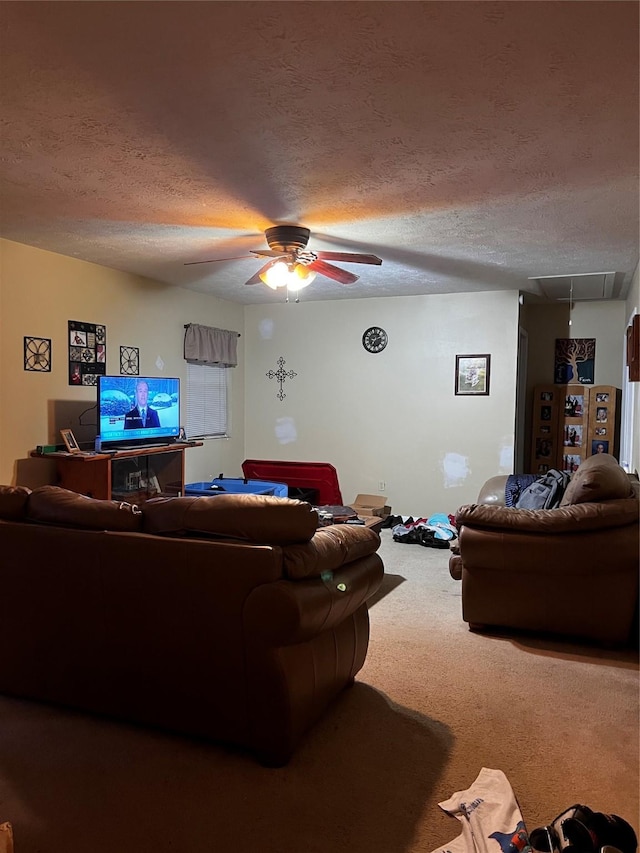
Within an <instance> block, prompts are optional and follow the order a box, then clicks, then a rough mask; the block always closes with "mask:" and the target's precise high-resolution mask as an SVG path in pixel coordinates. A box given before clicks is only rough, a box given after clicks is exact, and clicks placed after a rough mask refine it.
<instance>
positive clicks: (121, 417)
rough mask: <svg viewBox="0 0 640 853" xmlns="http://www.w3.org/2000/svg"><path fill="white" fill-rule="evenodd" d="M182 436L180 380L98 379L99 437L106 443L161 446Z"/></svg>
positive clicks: (157, 378)
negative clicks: (164, 442)
mask: <svg viewBox="0 0 640 853" xmlns="http://www.w3.org/2000/svg"><path fill="white" fill-rule="evenodd" d="M179 433H180V380H179V379H168V378H165V377H164V376H163V377H161V378H159V377H152V376H99V377H98V434H99V435H100V437H101V439H102V443H103V444H119V445H124V444H127V445H128V444H132V445H134V446H135V445H140V446H144V445H145V444H162V443H163V441H166V442H167V443H168V442H169V440H170V439H172V438H175V437H177V436H178V435H179Z"/></svg>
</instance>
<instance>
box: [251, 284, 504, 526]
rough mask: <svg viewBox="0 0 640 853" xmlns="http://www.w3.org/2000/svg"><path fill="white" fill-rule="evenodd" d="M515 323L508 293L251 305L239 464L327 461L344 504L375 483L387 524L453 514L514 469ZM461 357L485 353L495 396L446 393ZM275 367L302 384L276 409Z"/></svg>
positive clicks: (291, 387)
mask: <svg viewBox="0 0 640 853" xmlns="http://www.w3.org/2000/svg"><path fill="white" fill-rule="evenodd" d="M517 320H518V294H517V292H516V291H513V292H510V293H498V292H492V293H479V294H469V293H465V294H449V295H442V296H416V297H398V298H391V299H390V298H385V299H358V300H345V301H340V302H315V303H304V302H300V303H299V304H297V305H296V304H294V303H289V304H284V303H281V304H276V305H272V306H250V307H248V308H247V309H246V312H245V332H246V338H247V339H246V343H245V358H246V372H245V383H246V410H245V414H246V422H245V437H246V454H247V456H248V457H252V458H262V459H280V460H302V461H319V462H330V463H331V464H332V465H334V466H335V467H336V469H337V471H338V474H339V479H340V485H341V489H342V497H343V500H345V501H351V500H352V499H353V498H354V497H355V495H356V494H357V493H358V492H365V493H378V492H379V491H380V488H379V484H380V482H381V481H383V482H384V483H385V487H384V494H385V495H386V496H387V497H388V498H389V501H390V503H391V505H392V507H393V511H394V513H397V514H404V515H430V514H432V513H435V512H444V513H453V512H455V510H456V509H457V508H458V506H459V505H460V504H461V503H465V502H467V501H469V502H470V501H473V500H475V498H476V497H477V493H478V490H479V489H480V487H481V485H482V483H483V482H484V481H485V480H486V479H487V477H490V476H493V475H494V474H496V473H499V472H503V473H509V472H511V471H512V470H513V467H512V466H513V443H514V422H515V375H516V353H517V328H518V322H517ZM373 325H380V326H383V327H384V328H385V329H386V331H387V332H388V334H389V344H388V346H387V348H386V349H385V350H384V351H383V352H382V353H379V354H377V355H371V354H369V353H367V352H366V351H365V350H364V349H363V347H362V343H361V339H362V334H363V332H364V330H365V329H366V328H367V327H369V326H373ZM464 353H490V354H491V357H492V363H491V368H492V369H491V394H490V396H488V397H475V398H470V397H461V396H457V397H456V396H454V369H455V356H456V354H464ZM280 357H282V358H284V359H285V362H286V363H285V365H284V370H285V371H294V372H295V373H296V376H295V377H294V378H291V379H286V380H285V382H284V384H283V390H284V392H285V394H286V396H285V398H284V400H282V401H280V400H279V399H278V397H277V396H276V394H277V391H278V389H279V385H278V383H277V382H276V381H275V380H274V379H269V378H267V376H266V374H267V372H268V371H269V370H273V371H275V370H277V367H278V365H277V360H278V358H280Z"/></svg>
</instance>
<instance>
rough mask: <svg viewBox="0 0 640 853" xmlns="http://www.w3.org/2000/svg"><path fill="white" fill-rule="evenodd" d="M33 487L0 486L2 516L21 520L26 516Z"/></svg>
mask: <svg viewBox="0 0 640 853" xmlns="http://www.w3.org/2000/svg"><path fill="white" fill-rule="evenodd" d="M30 494H31V489H28V488H27V487H26V486H0V518H5V519H7V521H20V519H22V518H24V515H25V510H26V506H27V501H28V499H29V495H30Z"/></svg>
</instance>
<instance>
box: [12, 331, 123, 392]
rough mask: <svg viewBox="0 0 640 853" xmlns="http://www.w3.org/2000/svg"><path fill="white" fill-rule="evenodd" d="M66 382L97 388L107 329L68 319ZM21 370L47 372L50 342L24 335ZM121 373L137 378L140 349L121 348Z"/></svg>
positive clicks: (104, 360)
mask: <svg viewBox="0 0 640 853" xmlns="http://www.w3.org/2000/svg"><path fill="white" fill-rule="evenodd" d="M67 328H68V333H67V334H68V341H67V345H68V365H69V367H68V381H69V385H80V386H81V385H85V386H86V385H97V384H98V376H104V375H105V374H106V372H107V327H106V326H104V325H102V324H100V323H84V322H81V321H79V320H68V321H67ZM23 347H24V370H27V371H29V372H32V373H50V372H51V362H52V358H51V355H52V340H51V338H41V337H38V336H36V335H24V339H23ZM120 373H121V374H122V375H123V376H138V375H139V373H140V350H139V348H138V347H129V346H121V347H120Z"/></svg>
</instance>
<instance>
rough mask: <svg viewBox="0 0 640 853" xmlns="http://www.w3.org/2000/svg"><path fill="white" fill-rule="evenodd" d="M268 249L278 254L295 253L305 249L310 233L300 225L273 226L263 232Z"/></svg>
mask: <svg viewBox="0 0 640 853" xmlns="http://www.w3.org/2000/svg"><path fill="white" fill-rule="evenodd" d="M264 233H265V237H266V238H267V243H268V244H269V248H270V249H274V250H276V251H280V252H296V251H300V250H302V249H305V248H306V246H307V243H308V242H309V237H310V235H311V231H310V230H309V229H308V228H302V226H300V225H274V226H273V228H267V230H266V231H265V232H264Z"/></svg>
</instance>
